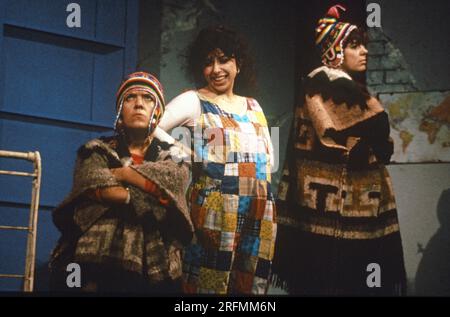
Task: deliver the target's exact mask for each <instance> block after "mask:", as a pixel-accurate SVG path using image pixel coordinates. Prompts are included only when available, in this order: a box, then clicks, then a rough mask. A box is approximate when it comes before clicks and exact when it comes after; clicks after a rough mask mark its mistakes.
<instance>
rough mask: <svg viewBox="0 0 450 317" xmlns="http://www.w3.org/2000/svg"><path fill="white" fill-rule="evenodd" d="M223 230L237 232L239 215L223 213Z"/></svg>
mask: <svg viewBox="0 0 450 317" xmlns="http://www.w3.org/2000/svg"><path fill="white" fill-rule="evenodd" d="M223 215H224V216H223V218H224V219H223V224H222V230H223V231H228V232H234V231H236V227H237V213H230V212H225V213H223Z"/></svg>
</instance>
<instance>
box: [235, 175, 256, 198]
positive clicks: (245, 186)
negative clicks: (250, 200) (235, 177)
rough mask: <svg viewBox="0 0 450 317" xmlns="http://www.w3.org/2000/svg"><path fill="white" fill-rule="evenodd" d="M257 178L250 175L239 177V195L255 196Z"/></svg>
mask: <svg viewBox="0 0 450 317" xmlns="http://www.w3.org/2000/svg"><path fill="white" fill-rule="evenodd" d="M256 187H257V180H256V179H255V178H250V177H239V196H257V191H256V189H257V188H256Z"/></svg>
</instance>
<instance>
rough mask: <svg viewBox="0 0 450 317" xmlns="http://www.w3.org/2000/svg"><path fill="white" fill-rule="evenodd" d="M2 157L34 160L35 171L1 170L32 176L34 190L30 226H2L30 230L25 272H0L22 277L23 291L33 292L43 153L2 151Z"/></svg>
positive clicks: (3, 275)
mask: <svg viewBox="0 0 450 317" xmlns="http://www.w3.org/2000/svg"><path fill="white" fill-rule="evenodd" d="M0 157H6V158H12V159H21V160H27V161H31V162H33V165H34V172H33V173H26V172H16V171H3V170H0V175H14V176H25V177H32V178H33V184H32V192H31V204H30V216H29V222H28V227H15V226H0V230H23V231H27V232H28V237H27V249H26V258H25V274H23V275H21V274H0V278H22V279H23V281H24V283H23V291H24V292H32V291H33V286H34V285H33V284H34V270H35V267H34V266H35V261H36V233H37V221H38V209H39V193H40V187H41V173H42V167H41V155H40V154H39V152H11V151H1V150H0Z"/></svg>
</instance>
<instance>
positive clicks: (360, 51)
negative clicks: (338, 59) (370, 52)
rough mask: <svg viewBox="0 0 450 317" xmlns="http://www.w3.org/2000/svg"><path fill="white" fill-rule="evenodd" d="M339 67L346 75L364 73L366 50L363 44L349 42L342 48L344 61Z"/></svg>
mask: <svg viewBox="0 0 450 317" xmlns="http://www.w3.org/2000/svg"><path fill="white" fill-rule="evenodd" d="M341 67H342V69H343V70H344V71H346V72H347V73H348V72H350V73H351V72H363V71H365V70H366V69H367V49H366V47H365V46H364V44H362V43H358V42H357V41H350V42H349V43H348V44H347V46H346V47H345V48H344V61H343V63H342V65H341Z"/></svg>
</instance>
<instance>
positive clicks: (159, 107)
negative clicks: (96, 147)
mask: <svg viewBox="0 0 450 317" xmlns="http://www.w3.org/2000/svg"><path fill="white" fill-rule="evenodd" d="M135 88H139V89H142V90H144V91H146V92H148V93H150V94H151V95H152V96H153V97H154V98H155V107H154V108H153V111H152V113H151V116H150V122H149V127H148V135H150V134H152V133H153V131H154V130H155V128H156V127H157V125H158V123H159V121H160V120H161V118H162V115H163V114H164V110H165V106H166V104H165V101H164V90H163V87H162V85H161V83H160V82H159V81H158V79H156V77H155V76H153V75H151V74H149V73H146V72H135V73H132V74H130V75H128V76H126V77H125V79H124V80H123V81H122V83H121V84H120V87H119V89H118V90H117V94H116V109H117V116H116V120H115V122H114V130H116V131H117V128H118V122H119V120H120V116H121V114H122V108H123V101H124V99H125V97H126V95H127V94H128V92H129V91H130V90H131V89H135Z"/></svg>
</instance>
